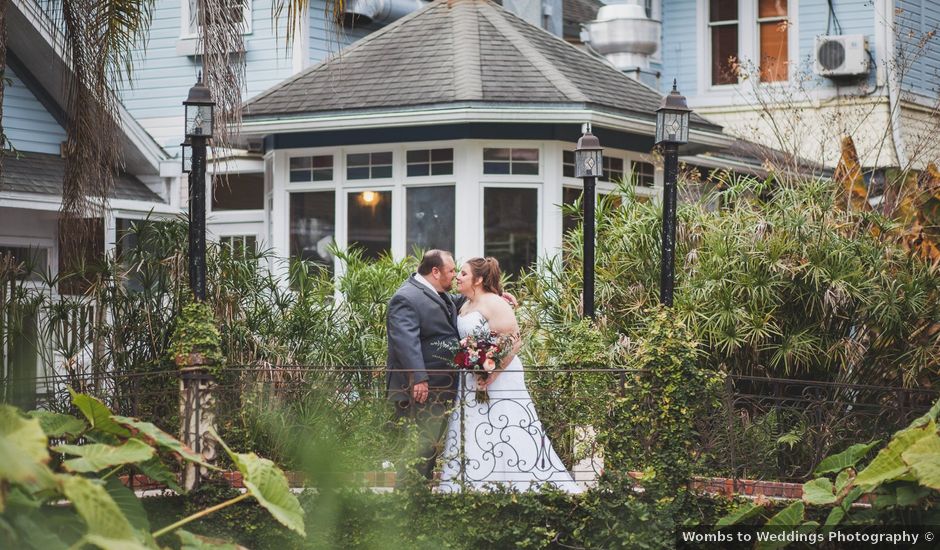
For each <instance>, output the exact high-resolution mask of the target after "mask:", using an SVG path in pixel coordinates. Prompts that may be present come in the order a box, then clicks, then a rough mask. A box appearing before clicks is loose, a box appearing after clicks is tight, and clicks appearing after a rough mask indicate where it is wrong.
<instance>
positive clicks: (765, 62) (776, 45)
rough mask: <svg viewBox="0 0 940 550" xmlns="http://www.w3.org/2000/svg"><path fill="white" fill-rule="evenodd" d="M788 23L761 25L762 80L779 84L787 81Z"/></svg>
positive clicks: (779, 22)
mask: <svg viewBox="0 0 940 550" xmlns="http://www.w3.org/2000/svg"><path fill="white" fill-rule="evenodd" d="M787 59H788V56H787V22H786V21H785V20H784V21H772V22H768V23H761V24H760V79H761V81H762V82H777V81H780V80H786V79H787Z"/></svg>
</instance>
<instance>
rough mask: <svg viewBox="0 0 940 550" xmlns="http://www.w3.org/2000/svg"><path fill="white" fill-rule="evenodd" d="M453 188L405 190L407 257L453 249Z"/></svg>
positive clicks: (411, 188) (415, 188)
mask: <svg viewBox="0 0 940 550" xmlns="http://www.w3.org/2000/svg"><path fill="white" fill-rule="evenodd" d="M454 200H455V195H454V187H453V186H452V185H446V186H440V187H410V188H408V190H407V203H408V211H407V213H406V216H407V217H408V240H407V245H406V247H407V249H406V252H407V253H409V254H410V253H411V252H412V251H413V250H414V248H415V247H418V248H421V249H423V250H428V249H431V248H439V249H441V250H453V249H454Z"/></svg>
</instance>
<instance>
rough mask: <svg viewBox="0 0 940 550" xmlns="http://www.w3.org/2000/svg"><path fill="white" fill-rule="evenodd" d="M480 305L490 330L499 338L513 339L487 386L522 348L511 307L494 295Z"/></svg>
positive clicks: (489, 378) (487, 380)
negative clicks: (508, 337)
mask: <svg viewBox="0 0 940 550" xmlns="http://www.w3.org/2000/svg"><path fill="white" fill-rule="evenodd" d="M482 305H483V308H481V309H485V311H483V312H482V313H483V315H484V316H485V317H486V319H487V321H488V322H489V324H490V330H492V331H493V332H495V333H496V334H499V335H501V336H502V335H507V336H510V337H512V339H513V344H512V349H511V350H510V351H509V353H508V354H507V355H506V356H505V357H503V359H502V360H501V361H500V365H499V366H500V368H499V369H498V370H496V371H494V372H493V373H491V374H490V376H489V377H487V379H486V385H487V386H489V385H490V384H492V383H493V380H495V379H496V377H497V376H498V374H499V372H500V371H501V370H502V369H505V368H506V367H507V366H509V364H510V363H512V360H513V359H515V357H516V354H518V353H519V348H520V347H521V346H522V338H521V337H520V336H519V323H518V322H517V321H516V314H515V312H514V311H513V310H512V306H510V305H509V304H508V303H507V302H506V301H505V300H503V299H502V298H501V297H498V296H495V295H494V296H493V297H492V298H491V299H488V300H487V301H486V303H485V304H482Z"/></svg>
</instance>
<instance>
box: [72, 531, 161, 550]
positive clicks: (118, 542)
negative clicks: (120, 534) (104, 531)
mask: <svg viewBox="0 0 940 550" xmlns="http://www.w3.org/2000/svg"><path fill="white" fill-rule="evenodd" d="M84 540H85V542H87V543H88V544H93V545H95V546H97V547H98V548H101V550H154V548H155V546H148V545H146V544H143V543H142V542H140V541H136V540H126V539H112V538H109V537H104V536H101V535H92V534H90V535H85V538H84Z"/></svg>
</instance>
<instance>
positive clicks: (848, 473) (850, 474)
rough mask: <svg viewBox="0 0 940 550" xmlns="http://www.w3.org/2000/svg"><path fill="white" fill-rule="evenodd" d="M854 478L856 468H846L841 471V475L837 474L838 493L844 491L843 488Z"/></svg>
mask: <svg viewBox="0 0 940 550" xmlns="http://www.w3.org/2000/svg"><path fill="white" fill-rule="evenodd" d="M854 479H855V471H854V470H849V469H846V470H842V471H841V472H839V475H837V476H836V494H840V493H842V490H843V489H845V488H846V487H847V486H848V484H849V483H851V482H852V480H854Z"/></svg>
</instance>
